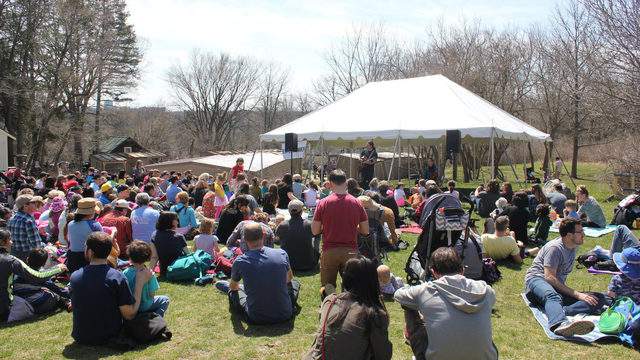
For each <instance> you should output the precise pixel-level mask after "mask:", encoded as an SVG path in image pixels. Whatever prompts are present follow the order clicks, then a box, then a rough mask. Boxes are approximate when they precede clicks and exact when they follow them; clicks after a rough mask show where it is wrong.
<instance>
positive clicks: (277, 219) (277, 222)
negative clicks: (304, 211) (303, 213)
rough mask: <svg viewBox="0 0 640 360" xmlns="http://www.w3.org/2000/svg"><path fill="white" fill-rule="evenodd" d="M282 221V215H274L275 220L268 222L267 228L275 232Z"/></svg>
mask: <svg viewBox="0 0 640 360" xmlns="http://www.w3.org/2000/svg"><path fill="white" fill-rule="evenodd" d="M283 221H284V215H282V214H278V215H276V217H275V218H273V220H271V221H269V227H270V228H271V230H273V231H276V229H277V228H278V226H280V224H282V222H283Z"/></svg>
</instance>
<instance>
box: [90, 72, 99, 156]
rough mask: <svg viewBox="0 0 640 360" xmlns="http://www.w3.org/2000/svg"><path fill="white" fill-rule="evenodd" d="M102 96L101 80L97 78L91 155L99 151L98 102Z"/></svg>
mask: <svg viewBox="0 0 640 360" xmlns="http://www.w3.org/2000/svg"><path fill="white" fill-rule="evenodd" d="M101 96H102V78H100V77H99V78H98V88H97V90H96V116H95V119H94V121H95V122H94V123H93V144H92V151H91V153H92V154H97V153H98V152H99V151H100V150H99V143H100V102H101Z"/></svg>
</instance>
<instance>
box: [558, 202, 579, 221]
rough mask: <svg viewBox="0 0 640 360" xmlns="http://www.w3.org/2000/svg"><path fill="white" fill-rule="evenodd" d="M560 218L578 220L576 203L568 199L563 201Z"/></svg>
mask: <svg viewBox="0 0 640 360" xmlns="http://www.w3.org/2000/svg"><path fill="white" fill-rule="evenodd" d="M562 217H564V218H572V219H576V220H580V214H578V203H577V202H576V201H575V200H571V199H569V200H567V201H565V203H564V210H562Z"/></svg>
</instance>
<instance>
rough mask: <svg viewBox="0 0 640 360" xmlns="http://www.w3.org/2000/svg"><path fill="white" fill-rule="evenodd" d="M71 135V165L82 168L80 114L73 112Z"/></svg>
mask: <svg viewBox="0 0 640 360" xmlns="http://www.w3.org/2000/svg"><path fill="white" fill-rule="evenodd" d="M71 137H72V138H73V166H74V168H77V169H81V168H82V159H83V157H82V150H83V146H82V141H83V139H82V115H81V114H79V113H76V114H73V123H72V124H71Z"/></svg>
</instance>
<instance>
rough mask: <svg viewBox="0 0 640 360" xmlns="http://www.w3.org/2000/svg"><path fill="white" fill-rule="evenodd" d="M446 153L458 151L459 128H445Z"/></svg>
mask: <svg viewBox="0 0 640 360" xmlns="http://www.w3.org/2000/svg"><path fill="white" fill-rule="evenodd" d="M446 140H447V154H451V153H455V154H457V153H459V152H460V130H447V137H446Z"/></svg>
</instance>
